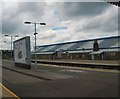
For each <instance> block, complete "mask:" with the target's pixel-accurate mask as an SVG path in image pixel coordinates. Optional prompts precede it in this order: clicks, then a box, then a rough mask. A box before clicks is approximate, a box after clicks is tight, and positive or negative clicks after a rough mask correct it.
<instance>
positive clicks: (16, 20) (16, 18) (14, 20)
mask: <svg viewBox="0 0 120 99" xmlns="http://www.w3.org/2000/svg"><path fill="white" fill-rule="evenodd" d="M44 7H45V3H37V2H22V3H21V2H19V3H18V6H17V8H15V9H13V8H14V3H13V6H12V8H11V7H10V8H8V9H4V7H3V10H2V11H3V14H2V17H3V19H2V32H3V33H4V34H9V33H16V32H28V30H29V31H30V29H32V28H30V26H29V28H28V30H27V29H26V31H25V29H24V21H26V20H29V21H34V20H40V19H41V17H42V16H43V15H44ZM31 32H32V30H31Z"/></svg>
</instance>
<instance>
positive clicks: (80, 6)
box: [1, 0, 118, 49]
mask: <svg viewBox="0 0 120 99" xmlns="http://www.w3.org/2000/svg"><path fill="white" fill-rule="evenodd" d="M5 1H6V2H2V20H1V21H2V22H1V23H2V35H5V34H9V35H12V36H14V35H15V34H18V35H19V38H21V37H24V36H30V37H31V45H32V47H33V46H34V35H33V33H34V25H27V24H24V22H25V21H31V22H45V23H46V26H41V25H37V33H38V35H37V45H47V44H56V43H63V42H70V41H78V40H86V39H92V38H102V37H109V36H117V35H118V7H116V6H114V5H111V4H108V3H105V2H48V0H46V2H7V0H5ZM13 1H14V0H13ZM17 1H18V0H17ZM69 1H70V0H69ZM93 1H95V0H93ZM2 38H3V41H6V43H3V45H2V46H3V49H4V48H5V47H6V48H8V47H9V48H10V37H9V38H8V37H2ZM13 39H14V40H15V38H13ZM16 39H17V38H16Z"/></svg>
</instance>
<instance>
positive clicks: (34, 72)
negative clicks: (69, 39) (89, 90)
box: [2, 60, 119, 80]
mask: <svg viewBox="0 0 120 99" xmlns="http://www.w3.org/2000/svg"><path fill="white" fill-rule="evenodd" d="M5 61H6V62H10V63H11V61H9V60H4V62H5ZM37 61H38V60H37ZM42 61H48V60H42ZM54 61H57V62H67V60H62V61H61V60H60V61H59V60H52V62H54ZM70 62H79V63H85V64H108V63H109V65H118V61H102V62H101V61H98V60H96V61H89V60H82V61H78V60H74V61H70ZM37 65H38V66H39V64H37ZM42 65H43V66H49V67H50V66H52V67H61V68H72V69H80V68H81V67H72V66H71V67H70V66H57V65H50V64H42ZM2 68H4V69H8V70H11V71H15V72H18V73H21V74H25V75H28V76H32V77H35V78H39V79H42V80H55V79H65V78H69V77H70V76H64V75H62V74H59V75H55V74H54V73H49V72H42V71H41V72H39V70H38V72H37V70H36V69H35V64H34V63H32V64H31V69H24V68H20V67H16V66H14V62H13V61H12V65H3V66H2ZM81 69H85V70H92V71H102V72H103V71H105V72H106V71H108V72H112V73H114V72H115V73H119V71H118V70H109V69H108V70H107V69H93V68H91V69H87V68H81Z"/></svg>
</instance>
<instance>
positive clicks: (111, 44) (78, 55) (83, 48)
mask: <svg viewBox="0 0 120 99" xmlns="http://www.w3.org/2000/svg"><path fill="white" fill-rule="evenodd" d="M36 49H37V50H36V58H37V59H48V60H55V59H70V60H118V59H119V57H120V36H112V37H105V38H97V39H88V40H80V41H74V42H66V43H59V44H51V45H42V46H37V47H36ZM34 56H35V55H34V52H32V58H34Z"/></svg>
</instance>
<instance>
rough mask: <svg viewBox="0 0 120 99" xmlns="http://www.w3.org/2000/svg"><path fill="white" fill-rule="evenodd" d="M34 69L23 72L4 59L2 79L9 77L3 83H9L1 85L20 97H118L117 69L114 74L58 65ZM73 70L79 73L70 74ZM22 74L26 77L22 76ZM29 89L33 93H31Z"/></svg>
mask: <svg viewBox="0 0 120 99" xmlns="http://www.w3.org/2000/svg"><path fill="white" fill-rule="evenodd" d="M31 66H32V67H35V64H34V63H32V64H31ZM37 66H38V67H39V68H38V69H35V68H31V69H24V68H19V67H16V66H14V62H13V61H12V62H11V61H9V60H3V65H2V68H3V78H5V77H8V79H7V78H6V80H7V82H9V83H7V82H6V81H3V82H4V83H3V84H6V85H7V87H8V88H10V89H12V90H13V92H15V93H16V94H17V95H18V96H20V97H24V96H29V97H30V96H32V97H44V96H48V97H49V96H50V97H52V96H57V97H58V96H67V97H70V96H72V97H74V96H75V97H77V96H80V97H86V96H91V97H95V96H96V97H103V96H105V97H116V96H117V88H118V83H117V81H118V78H117V76H118V71H117V70H115V71H117V72H116V73H114V72H112V73H108V72H106V71H105V69H102V72H104V73H102V72H101V71H100V72H95V71H96V70H98V69H95V71H94V70H93V69H91V71H89V70H88V71H87V70H84V71H82V69H81V67H72V66H71V67H69V66H57V65H50V64H38V65H37ZM52 67H54V68H52ZM55 67H56V68H55ZM58 67H59V68H58ZM68 68H69V69H68ZM75 69H81V70H78V71H79V72H78V71H77V70H76V73H75V71H73V70H75ZM9 70H10V71H9ZM37 70H38V71H37ZM99 70H100V69H99ZM12 71H13V72H12ZM17 75H20V76H17ZM22 75H25V76H24V77H23V76H22ZM26 75H28V76H29V77H31V79H33V78H34V79H35V78H39V79H40V81H38V80H37V81H38V82H37V81H36V82H34V80H31V82H29V80H28V83H26V82H27V78H26ZM14 77H15V78H16V77H18V78H19V79H20V80H18V81H17V79H15V78H14ZM3 80H4V79H3ZM23 82H24V83H23ZM32 90H34V92H33V91H32ZM73 90H74V91H73ZM18 91H19V92H18Z"/></svg>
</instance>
